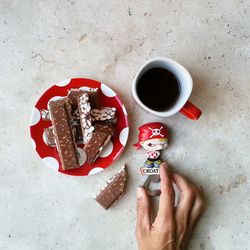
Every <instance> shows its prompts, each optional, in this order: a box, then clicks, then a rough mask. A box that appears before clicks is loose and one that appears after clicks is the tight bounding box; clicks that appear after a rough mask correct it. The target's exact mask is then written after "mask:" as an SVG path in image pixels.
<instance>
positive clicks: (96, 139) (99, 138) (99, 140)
mask: <svg viewBox="0 0 250 250" xmlns="http://www.w3.org/2000/svg"><path fill="white" fill-rule="evenodd" d="M110 138H111V136H110V134H107V133H103V132H101V131H94V132H93V134H92V137H91V138H90V140H89V141H88V143H87V144H86V145H85V146H84V150H85V153H86V155H87V161H88V163H89V164H92V163H94V162H95V161H96V159H97V157H98V156H99V155H100V153H101V152H102V150H103V148H104V147H105V146H106V144H107V143H108V142H109V141H110Z"/></svg>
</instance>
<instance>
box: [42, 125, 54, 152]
mask: <svg viewBox="0 0 250 250" xmlns="http://www.w3.org/2000/svg"><path fill="white" fill-rule="evenodd" d="M44 141H45V143H46V144H47V145H48V146H50V147H56V138H55V136H54V133H53V127H52V126H51V127H49V128H46V129H44Z"/></svg>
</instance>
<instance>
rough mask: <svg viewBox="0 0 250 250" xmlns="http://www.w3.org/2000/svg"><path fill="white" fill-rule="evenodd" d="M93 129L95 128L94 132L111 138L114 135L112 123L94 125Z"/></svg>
mask: <svg viewBox="0 0 250 250" xmlns="http://www.w3.org/2000/svg"><path fill="white" fill-rule="evenodd" d="M94 128H95V131H100V132H103V133H106V134H108V135H110V136H111V137H112V136H113V135H114V133H115V128H114V125H113V124H112V123H110V124H101V123H96V124H95V125H94Z"/></svg>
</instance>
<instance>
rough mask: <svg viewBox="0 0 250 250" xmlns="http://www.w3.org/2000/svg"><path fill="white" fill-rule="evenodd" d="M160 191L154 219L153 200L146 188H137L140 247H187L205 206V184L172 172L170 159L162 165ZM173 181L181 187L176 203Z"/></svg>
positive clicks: (176, 249) (143, 249)
mask: <svg viewBox="0 0 250 250" xmlns="http://www.w3.org/2000/svg"><path fill="white" fill-rule="evenodd" d="M160 177H161V184H160V185H161V195H160V201H159V210H158V213H157V216H156V219H155V221H154V222H153V224H152V223H151V212H150V203H149V197H148V195H147V192H146V190H145V189H144V188H142V187H139V188H138V190H137V225H136V238H137V242H138V247H139V249H140V250H180V249H186V247H187V244H188V240H189V239H190V236H191V234H192V231H193V228H194V226H195V224H196V222H197V221H198V219H199V217H200V215H201V213H202V210H203V207H204V201H203V198H202V188H201V187H200V186H196V185H195V184H192V183H191V182H189V181H188V180H187V179H186V178H184V177H183V176H181V175H179V174H177V173H171V172H170V171H169V167H168V165H167V163H162V164H161V167H160ZM173 182H174V183H175V184H176V186H177V187H178V189H179V190H180V197H179V201H178V204H177V206H176V207H174V202H175V192H174V189H173Z"/></svg>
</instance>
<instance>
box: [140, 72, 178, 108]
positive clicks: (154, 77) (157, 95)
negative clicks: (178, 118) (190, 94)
mask: <svg viewBox="0 0 250 250" xmlns="http://www.w3.org/2000/svg"><path fill="white" fill-rule="evenodd" d="M137 93H138V97H139V98H140V100H141V102H142V103H143V104H144V105H146V106H147V107H148V108H150V109H153V110H155V111H164V110H166V109H168V108H170V107H171V106H172V105H173V104H174V103H175V101H176V99H177V97H178V96H179V94H180V87H179V82H178V80H177V78H176V77H175V75H174V74H173V73H172V72H170V71H168V70H167V69H164V68H152V69H149V70H148V71H147V72H145V73H144V74H143V75H142V76H141V77H140V78H139V80H138V83H137Z"/></svg>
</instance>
